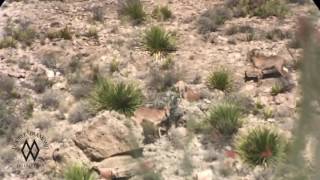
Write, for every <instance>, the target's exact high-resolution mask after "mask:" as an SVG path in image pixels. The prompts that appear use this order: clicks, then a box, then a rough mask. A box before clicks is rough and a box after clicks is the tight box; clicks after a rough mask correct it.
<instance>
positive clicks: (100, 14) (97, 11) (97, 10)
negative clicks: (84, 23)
mask: <svg viewBox="0 0 320 180" xmlns="http://www.w3.org/2000/svg"><path fill="white" fill-rule="evenodd" d="M91 13H92V19H93V20H94V21H99V22H103V21H104V14H105V12H104V9H103V7H99V6H95V7H93V8H92V9H91Z"/></svg>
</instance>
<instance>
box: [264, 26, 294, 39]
mask: <svg viewBox="0 0 320 180" xmlns="http://www.w3.org/2000/svg"><path fill="white" fill-rule="evenodd" d="M266 38H267V39H270V40H283V39H286V38H290V34H289V33H288V32H283V31H282V30H281V29H278V28H275V29H272V30H271V31H268V32H267V33H266Z"/></svg>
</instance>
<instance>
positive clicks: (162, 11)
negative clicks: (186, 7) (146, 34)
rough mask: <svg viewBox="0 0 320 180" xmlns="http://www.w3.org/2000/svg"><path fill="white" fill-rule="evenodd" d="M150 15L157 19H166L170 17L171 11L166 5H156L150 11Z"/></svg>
mask: <svg viewBox="0 0 320 180" xmlns="http://www.w3.org/2000/svg"><path fill="white" fill-rule="evenodd" d="M152 16H153V17H154V18H156V19H158V20H162V21H166V20H168V19H170V18H171V17H172V12H171V11H170V9H169V7H168V6H157V7H156V8H155V9H154V10H153V11H152Z"/></svg>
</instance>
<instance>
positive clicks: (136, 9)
mask: <svg viewBox="0 0 320 180" xmlns="http://www.w3.org/2000/svg"><path fill="white" fill-rule="evenodd" d="M119 14H120V15H123V16H125V17H128V18H130V19H131V20H132V21H133V23H134V24H140V23H142V22H143V21H144V20H145V18H146V13H145V11H144V9H143V4H142V2H141V1H140V0H122V1H119Z"/></svg>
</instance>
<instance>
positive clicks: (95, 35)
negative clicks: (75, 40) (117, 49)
mask: <svg viewBox="0 0 320 180" xmlns="http://www.w3.org/2000/svg"><path fill="white" fill-rule="evenodd" d="M85 36H86V37H92V38H94V39H98V38H99V36H98V30H97V28H95V27H90V28H89V29H88V31H87V32H86V33H85Z"/></svg>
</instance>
